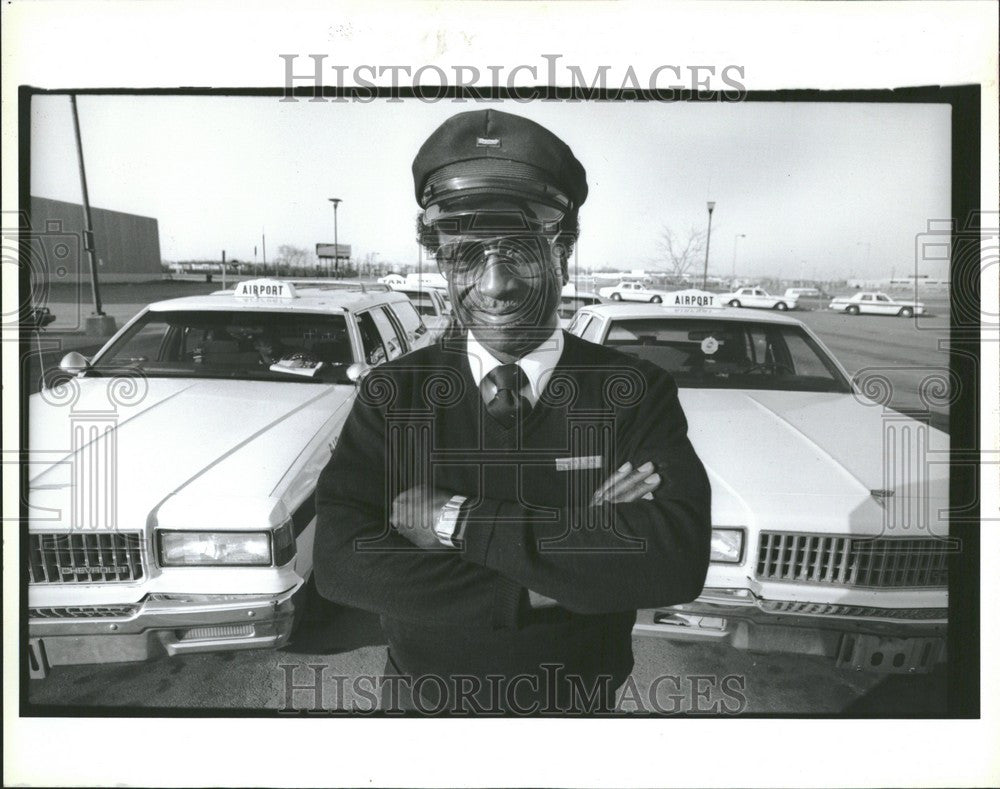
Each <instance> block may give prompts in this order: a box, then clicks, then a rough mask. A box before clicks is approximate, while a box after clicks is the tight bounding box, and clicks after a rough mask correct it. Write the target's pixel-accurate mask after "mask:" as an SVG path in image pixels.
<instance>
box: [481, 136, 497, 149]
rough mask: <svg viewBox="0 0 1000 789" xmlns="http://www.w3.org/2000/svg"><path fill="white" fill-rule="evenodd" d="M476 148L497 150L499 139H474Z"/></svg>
mask: <svg viewBox="0 0 1000 789" xmlns="http://www.w3.org/2000/svg"><path fill="white" fill-rule="evenodd" d="M476 147H477V148H499V147H500V138H499V137H476Z"/></svg>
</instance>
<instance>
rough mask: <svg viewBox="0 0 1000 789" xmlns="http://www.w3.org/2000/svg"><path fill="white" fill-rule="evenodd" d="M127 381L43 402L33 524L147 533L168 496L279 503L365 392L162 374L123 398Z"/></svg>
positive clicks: (32, 479) (33, 473) (36, 412)
mask: <svg viewBox="0 0 1000 789" xmlns="http://www.w3.org/2000/svg"><path fill="white" fill-rule="evenodd" d="M117 380H118V381H121V380H122V379H117ZM115 381H116V379H113V378H111V379H108V378H103V379H102V378H82V379H75V380H73V381H71V382H70V383H69V384H68V388H67V391H69V392H70V393H71V395H75V399H72V402H67V401H66V400H68V399H71V398H66V399H64V400H59V401H57V397H56V395H54V394H53V393H52V392H51V391H49V392H43V393H40V394H37V395H33V396H32V397H31V399H30V401H29V406H28V408H29V411H28V429H29V446H30V454H29V457H30V464H29V501H30V507H31V509H32V511H33V512H35V513H37V515H38V517H33V518H32V520H33V521H34V523H33V526H38V527H40V528H45V523H46V522H51V525H52V526H62V527H65V526H66V525H69V523H70V522H73V523H75V524H76V525H78V526H80V527H84V526H88V525H89V526H90V527H92V528H105V527H110V528H114V526H115V525H117V526H118V527H120V528H129V529H131V528H141V526H142V525H144V524H145V523H146V522H147V518H148V516H149V515H150V512H151V511H153V510H154V509H156V508H158V507H161V506H164V505H166V504H167V502H168V501H169V502H170V503H171V504H172V505H175V506H176V505H178V504H182V503H183V500H190V501H196V500H199V499H201V500H205V499H214V500H216V501H219V500H226V501H229V502H231V506H230V507H229V508H228V509H229V510H230V511H234V512H240V511H243V510H244V509H245V507H244V506H242V505H241V504H240V502H244V503H249V502H253V501H260V500H265V501H271V500H272V499H273V498H277V497H279V496H280V492H281V491H280V488H281V482H282V479H283V478H284V477H285V476H286V475H287V474H288V472H289V470H290V469H292V468H293V467H294V466H296V464H297V463H300V462H306V460H307V459H308V458H306V457H305V454H306V452H305V451H306V449H307V447H309V446H310V445H315V444H316V442H318V441H322V440H323V435H325V434H326V428H327V427H328V426H329V425H330V424H331V422H336V421H337V420H338V419H343V418H345V417H346V414H347V406H348V404H349V403H350V402H351V401H352V400H353V397H354V392H355V391H356V390H355V387H353V386H345V385H320V384H311V383H310V384H306V383H298V382H296V383H288V384H283V383H279V384H275V383H274V382H257V381H220V380H203V381H193V380H191V379H155V378H154V379H149V380H148V381H147V382H146V385H145V386H142V385H140V386H139V387H136V388H133V389H129V388H128V387H126V388H125V389H124V390H123V389H122V388H121V384H120V383H119V384H118V391H117V393H116V391H115V383H114V382H115ZM109 393H110V397H109ZM179 499H180V500H182V501H179ZM88 501H89V502H90V504H91V505H92V507H93V509H92V510H88V505H87V504H86V502H88ZM182 509H183V508H182ZM81 512H82V513H83V514H82V515H81V514H80V513H81ZM67 513H73V514H72V515H70V516H69V517H67ZM81 519H82V520H81Z"/></svg>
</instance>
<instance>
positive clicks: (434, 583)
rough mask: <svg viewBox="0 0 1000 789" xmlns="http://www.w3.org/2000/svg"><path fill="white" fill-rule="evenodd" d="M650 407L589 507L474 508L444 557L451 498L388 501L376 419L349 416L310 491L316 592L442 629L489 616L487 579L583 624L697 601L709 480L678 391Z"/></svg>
mask: <svg viewBox="0 0 1000 789" xmlns="http://www.w3.org/2000/svg"><path fill="white" fill-rule="evenodd" d="M645 403H646V405H645V406H644V407H640V408H639V413H638V416H637V417H636V419H634V420H632V422H631V424H630V425H629V433H630V435H631V436H633V438H634V440H633V441H632V442H631V443H630V445H629V447H628V448H627V449H626V450H625V451H624V457H627V458H631V459H632V465H631V466H628V465H627V466H625V467H623V468H622V469H620V470H619V471H618V472H616V473H615V474H613V475H611V476H610V477H609V478H607V479H605V480H604V483H603V484H602V485H601V486H600V488H599V489H598V490H597V491H595V494H594V498H593V500H592V501H591V503H590V506H589V507H586V508H582V509H581V508H579V507H578V508H562V509H559V510H558V511H557V512H556V513H555V517H553V514H552V512H551V511H550V512H548V513H539V512H537V511H533V510H531V509H529V508H526V507H525V506H523V505H522V504H520V503H518V502H515V501H504V500H499V499H493V500H491V499H489V498H485V499H479V500H478V505H479V506H478V507H477V509H476V511H475V515H474V517H472V518H471V519H470V521H469V522H468V524H467V527H466V529H465V533H464V545H463V549H462V550H452V549H446V548H444V547H443V546H442V545H441V543H440V542H439V541H438V539H437V537H436V535H435V534H434V530H433V529H434V525H435V522H436V519H437V515H438V513H439V511H440V509H441V507H442V506H443V505H444V504H445V502H447V500H448V499H449V498H450V495H451V492H446V491H439V490H434V489H414V488H410V489H407V490H404V491H403V492H402V493H400V494H398V495H396V496H395V497H391V494H390V495H389V498H387V497H386V496H387V494H386V490H387V488H386V477H385V469H384V466H385V457H384V456H383V448H384V436H385V415H384V414H383V413H381V411H380V409H377V408H375V407H372V406H368V405H363V404H361V403H360V402H359V403H357V404H356V405H355V408H354V410H353V411H352V413H351V415H350V417H349V418H348V421H347V424H346V425H345V427H344V430H343V432H342V434H341V437H340V441H339V443H338V446H337V447H336V449H335V452H334V456H333V458H332V460H331V462H330V464H329V465H328V467H327V469H326V470H325V471H324V472H323V475H322V476H321V478H320V484H319V486H318V488H317V508H318V525H317V533H316V544H315V551H314V555H315V572H316V580H317V585H318V587H319V590H320V592H321V593H322V594H324V596H326V597H329V598H330V599H334V600H338V601H340V602H343V603H346V604H348V605H354V606H357V607H360V608H365V609H368V610H372V611H376V612H378V613H381V614H385V615H388V616H396V617H403V618H417V619H420V620H421V621H428V622H434V621H436V622H449V623H450V622H454V621H464V619H465V618H467V617H468V616H470V615H471V614H470V611H479V612H482V611H489V610H490V609H491V606H492V605H493V602H492V597H491V589H490V584H488V583H483V571H484V569H485V570H488V571H491V572H493V573H498V574H500V575H502V576H505V577H506V578H508V579H511V580H513V581H515V582H516V583H517V584H519V585H521V586H523V587H524V588H526V589H528V590H532V592H533V594H532V595H531V596H532V598H533V599H534V600H535V602H536V603H541V602H545V601H544V600H543V599H542V598H547V599H548V600H555V601H558V603H559V604H560V605H562V606H564V607H566V608H569V609H570V610H573V611H577V612H580V613H605V612H613V611H624V610H630V609H635V608H642V607H649V606H660V605H670V604H673V603H679V602H685V601H688V600H691V599H693V598H694V597H696V596H697V595H698V594H699V593H700V591H701V587H702V585H703V583H704V577H705V572H706V570H707V567H708V554H709V542H710V536H711V525H710V514H709V512H710V490H709V486H708V480H707V478H706V476H705V472H704V469H703V467H702V465H701V463H700V461H699V460H698V457H697V455H696V454H695V452H694V450H693V449H692V447H691V445H690V443H689V441H688V439H687V428H686V421H685V419H684V415H683V412H682V410H681V408H680V404H679V402H678V400H677V393H676V387H675V386H674V385H673V382H672V381H670V380H669V378H666V379H665V380H663V379H661V380H660V381H659V382H658V384H657V385H656V386H654V387H653V388H652V389H651V390H650V391H649V392H648V397H647V398H645ZM636 436H637V437H638V438H635V437H636ZM622 459H624V458H622ZM649 463H651V464H652V467H650V466H649V465H648V464H649ZM637 464H638V466H637V467H635V466H636V465H637ZM650 495H651V496H652V498H651V499H650V498H649V496H650ZM386 513H388V514H389V521H390V522H391V523H392V524H393V525H394V527H395V528H394V529H393V530H392V531H386ZM553 546H555V548H556V550H552V549H551V548H552V547H553ZM625 548H627V550H625Z"/></svg>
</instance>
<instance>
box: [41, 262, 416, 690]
mask: <svg viewBox="0 0 1000 789" xmlns="http://www.w3.org/2000/svg"><path fill="white" fill-rule="evenodd" d="M428 340H429V333H428V331H427V328H426V327H425V326H424V324H423V322H422V321H421V319H420V315H419V314H418V313H417V311H416V309H415V308H414V306H413V304H411V303H410V301H409V299H407V297H406V296H405V295H403V294H402V293H394V292H371V291H369V292H362V291H361V290H360V289H356V290H353V291H351V290H341V289H337V290H325V289H318V288H308V287H303V288H296V287H295V286H294V285H290V284H289V283H288V282H284V281H280V280H273V279H258V280H250V281H246V282H242V283H240V284H239V285H238V286H237V287H236V289H235V290H234V291H227V292H224V293H221V294H212V295H209V296H193V297H185V298H179V299H171V300H169V301H162V302H158V303H155V304H151V305H149V306H148V307H146V308H144V309H143V310H142V311H141V312H140V313H139V314H138V315H136V316H135V317H134V318H133V319H132V320H131V321H129V322H128V323H127V324H126V325H125V326H123V327H122V329H121V330H120V331H118V332H117V333H116V334H115V335H114V336H113V337H112V338H111V339H110V340H109V341H108V342H107V343H106V344H105V345H104V346H103V347H102V348H101V349H100V351H98V353H97V354H96V356H94V358H93V359H92V360H87V359H85V358H84V357H82V356H81V355H80V354H79V353H70V354H68V355H67V356H66V357H65V358H64V359H63V361H62V364H61V367H62V369H63V372H64V377H63V380H62V381H61V383H60V384H58V385H57V386H56V387H54V388H52V389H43V390H42V391H41V392H39V393H38V394H36V395H33V396H32V397H31V398H30V400H29V405H28V428H29V434H28V435H29V457H30V458H31V460H30V462H29V465H28V468H29V469H30V471H29V479H28V506H29V519H28V534H27V539H28V545H27V548H26V550H25V552H24V554H25V556H26V558H27V563H28V598H27V607H28V636H29V656H30V662H31V667H32V674H33V675H44V673H45V671H46V670H47V667H48V666H50V665H61V664H72V663H94V662H102V663H103V662H117V661H135V660H145V659H148V658H153V657H155V656H158V655H164V654H166V655H181V654H187V653H192V652H204V651H214V650H233V649H249V648H255V647H277V646H280V645H282V644H284V643H285V642H286V641H287V640H288V638H289V635H290V633H291V631H292V627H293V623H294V619H295V616H296V614H297V613H298V612H301V609H302V606H301V605H300V604H299V603H300V601H301V599H302V595H303V594H304V591H303V590H305V589H306V588H307V586H306V585H307V582H308V581H309V580H310V577H311V573H312V542H313V534H314V531H315V503H314V500H313V493H314V491H315V487H316V482H317V479H318V477H319V474H320V472H321V471H322V469H323V468H324V466H325V465H326V463H327V461H328V459H329V457H330V452H331V449H332V447H333V446H334V444H335V443H336V441H337V436H338V435H339V433H340V430H341V427H342V426H343V423H344V420H345V419H346V417H347V414H348V412H349V410H350V407H351V403H352V402H353V400H354V397H355V394H356V385H355V384H356V382H357V381H359V380H360V379H361V378H362V377H363V376H364V375H365V374H366V373H367V371H368V370H369V369H370V368H371V367H373V366H376V365H379V364H381V363H382V362H384V361H387V360H390V359H393V358H395V357H397V356H400V355H402V354H405V353H407V352H408V351H410V350H412V349H414V348H416V347H418V346H421V345H423V344H425V343H426V342H427V341H428Z"/></svg>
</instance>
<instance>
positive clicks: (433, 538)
mask: <svg viewBox="0 0 1000 789" xmlns="http://www.w3.org/2000/svg"><path fill="white" fill-rule="evenodd" d="M450 498H451V496H449V495H448V494H447V493H443V492H441V491H439V490H436V489H435V488H425V487H416V488H408V489H407V490H404V491H403V492H402V493H400V494H399V495H398V496H396V498H395V499H393V502H392V508H391V509H390V510H389V522H390V523H391V524H392V525H393V526H394V527H395V529H396V531H397V532H399V533H400V534H401V535H402V536H403V537H405V538H406V539H408V540H409V541H410V542H412V543H413V544H414V545H416V546H417V547H418V548H441V547H442V545H441V541H440V540H438V538H437V535H436V534H435V533H434V526H435V524H436V523H437V520H438V516H439V515H440V514H441V510H442V508H443V507H444V505H445V504H447V503H448V499H450Z"/></svg>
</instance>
